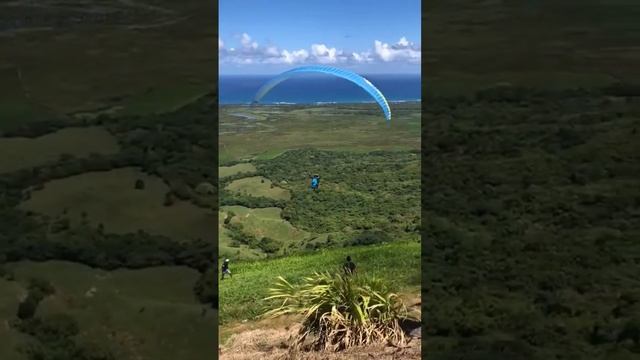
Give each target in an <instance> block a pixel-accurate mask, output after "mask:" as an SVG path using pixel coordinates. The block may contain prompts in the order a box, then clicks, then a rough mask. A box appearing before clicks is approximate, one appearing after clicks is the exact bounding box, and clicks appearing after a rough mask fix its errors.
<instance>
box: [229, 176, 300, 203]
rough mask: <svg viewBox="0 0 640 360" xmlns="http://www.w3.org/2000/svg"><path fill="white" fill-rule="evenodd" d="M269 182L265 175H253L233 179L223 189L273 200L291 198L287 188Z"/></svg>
mask: <svg viewBox="0 0 640 360" xmlns="http://www.w3.org/2000/svg"><path fill="white" fill-rule="evenodd" d="M271 184H272V182H271V180H269V179H267V178H265V177H262V176H254V177H248V178H243V179H238V180H235V181H233V182H232V183H230V184H229V185H227V187H226V188H225V189H227V190H229V191H232V192H237V193H242V194H247V195H251V196H256V197H267V198H271V199H275V200H289V199H290V198H291V195H290V194H289V190H286V189H283V188H280V187H277V186H271Z"/></svg>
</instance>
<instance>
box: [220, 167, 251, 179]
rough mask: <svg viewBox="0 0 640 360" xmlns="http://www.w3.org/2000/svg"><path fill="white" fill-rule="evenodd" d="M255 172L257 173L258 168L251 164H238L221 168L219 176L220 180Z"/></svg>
mask: <svg viewBox="0 0 640 360" xmlns="http://www.w3.org/2000/svg"><path fill="white" fill-rule="evenodd" d="M254 171H256V167H255V166H253V164H250V163H242V164H236V165H233V166H220V167H219V168H218V176H220V178H223V177H227V176H232V175H236V174H240V173H252V172H254Z"/></svg>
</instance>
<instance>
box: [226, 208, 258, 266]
mask: <svg viewBox="0 0 640 360" xmlns="http://www.w3.org/2000/svg"><path fill="white" fill-rule="evenodd" d="M246 209H247V211H250V210H249V209H248V208H246ZM227 216H228V215H227V213H226V212H225V211H219V212H218V257H219V258H234V259H242V260H257V259H263V258H265V257H266V254H264V252H262V251H260V250H259V249H253V248H250V247H249V246H247V245H245V244H235V245H233V240H232V239H231V237H230V235H229V230H227V229H226V228H225V227H224V219H225V218H226V217H227Z"/></svg>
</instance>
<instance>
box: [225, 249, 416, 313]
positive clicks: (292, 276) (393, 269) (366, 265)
mask: <svg viewBox="0 0 640 360" xmlns="http://www.w3.org/2000/svg"><path fill="white" fill-rule="evenodd" d="M347 255H351V257H352V258H353V260H354V261H355V262H356V264H357V265H358V273H359V274H362V275H367V276H375V277H377V278H380V279H383V280H385V281H387V282H388V283H389V284H393V285H391V287H392V289H391V290H393V291H396V292H403V293H404V292H407V291H408V292H412V293H419V291H420V280H421V273H420V242H417V241H411V242H394V243H390V244H384V245H372V246H359V247H352V248H338V249H324V250H319V251H317V252H314V253H311V254H303V255H293V256H288V257H284V258H277V259H269V260H259V261H240V262H236V261H234V259H233V258H232V259H231V268H232V269H231V271H233V278H232V279H229V280H227V279H225V280H224V281H221V282H220V284H219V285H218V291H219V296H220V309H219V310H220V312H219V321H220V323H221V324H222V325H224V324H228V323H231V322H234V321H242V320H253V319H256V318H258V317H260V316H261V315H262V314H263V313H264V306H265V302H263V301H261V300H262V299H264V298H265V297H267V296H269V288H270V287H272V285H273V283H274V282H275V281H277V279H278V276H284V277H285V278H286V279H287V280H288V281H292V282H299V281H302V280H303V279H304V278H305V277H307V276H311V275H313V274H314V273H315V272H324V271H340V270H341V267H342V264H343V263H344V259H345V257H346V256H347Z"/></svg>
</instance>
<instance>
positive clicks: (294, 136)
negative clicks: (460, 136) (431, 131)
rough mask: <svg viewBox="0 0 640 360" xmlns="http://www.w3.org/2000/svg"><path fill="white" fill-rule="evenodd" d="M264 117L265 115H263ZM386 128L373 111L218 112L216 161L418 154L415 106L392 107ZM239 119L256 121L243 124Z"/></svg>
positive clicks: (364, 108)
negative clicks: (316, 153)
mask: <svg viewBox="0 0 640 360" xmlns="http://www.w3.org/2000/svg"><path fill="white" fill-rule="evenodd" d="M266 111H269V112H268V113H267V114H268V115H266V116H265V115H264V114H265V112H266ZM392 111H393V112H394V117H393V120H392V123H391V126H390V127H387V125H386V124H385V121H384V118H382V117H381V115H380V114H379V110H378V109H376V108H374V105H332V106H330V107H329V106H327V107H316V108H308V107H303V108H300V107H299V106H278V107H271V106H270V107H268V108H267V107H251V108H247V107H240V106H222V107H221V108H220V119H219V121H220V137H219V149H220V150H219V151H220V154H219V156H220V161H221V162H224V161H231V160H240V159H245V158H248V157H249V158H250V157H254V158H257V159H269V158H273V157H275V156H277V155H279V154H281V153H282V152H284V151H286V150H289V149H298V148H306V147H313V148H317V149H331V150H349V151H372V150H382V149H387V150H401V149H418V148H419V147H420V124H421V119H420V104H413V103H397V104H393V105H392ZM237 113H242V114H245V115H246V116H253V117H255V119H252V120H246V119H243V118H241V117H238V116H236V115H234V114H237Z"/></svg>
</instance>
